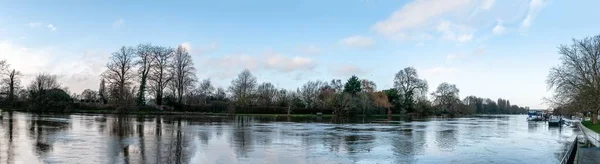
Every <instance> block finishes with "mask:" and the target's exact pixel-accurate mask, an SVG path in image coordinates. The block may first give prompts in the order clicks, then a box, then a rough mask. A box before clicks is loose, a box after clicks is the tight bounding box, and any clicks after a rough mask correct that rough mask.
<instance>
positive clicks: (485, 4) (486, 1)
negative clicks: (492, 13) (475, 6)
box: [481, 0, 495, 10]
mask: <svg viewBox="0 0 600 164" xmlns="http://www.w3.org/2000/svg"><path fill="white" fill-rule="evenodd" d="M494 1H495V0H482V1H481V9H483V10H489V9H490V8H492V6H493V5H494Z"/></svg>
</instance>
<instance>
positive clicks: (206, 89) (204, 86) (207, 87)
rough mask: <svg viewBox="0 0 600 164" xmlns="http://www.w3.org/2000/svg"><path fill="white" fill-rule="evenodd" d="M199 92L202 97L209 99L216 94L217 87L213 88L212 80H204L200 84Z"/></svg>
mask: <svg viewBox="0 0 600 164" xmlns="http://www.w3.org/2000/svg"><path fill="white" fill-rule="evenodd" d="M197 90H198V91H199V93H200V95H202V96H204V97H209V96H212V95H213V94H214V92H215V87H213V85H212V82H211V81H210V79H204V80H202V82H200V84H199V86H198V88H197Z"/></svg>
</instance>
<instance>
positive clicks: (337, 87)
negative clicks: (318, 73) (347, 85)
mask: <svg viewBox="0 0 600 164" xmlns="http://www.w3.org/2000/svg"><path fill="white" fill-rule="evenodd" d="M329 86H331V88H332V89H333V90H334V91H335V92H341V91H343V90H344V84H343V83H342V80H340V79H333V80H331V82H330V84H329Z"/></svg>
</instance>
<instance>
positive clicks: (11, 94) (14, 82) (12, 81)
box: [2, 69, 21, 102]
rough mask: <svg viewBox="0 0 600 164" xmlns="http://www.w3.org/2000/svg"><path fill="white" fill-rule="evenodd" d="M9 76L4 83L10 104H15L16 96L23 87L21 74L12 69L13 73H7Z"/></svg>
mask: <svg viewBox="0 0 600 164" xmlns="http://www.w3.org/2000/svg"><path fill="white" fill-rule="evenodd" d="M6 74H7V75H8V76H7V77H6V78H5V79H3V80H2V81H3V82H4V84H5V85H6V87H7V88H6V89H7V92H8V102H13V101H14V100H15V95H16V93H15V92H16V91H18V90H19V87H20V86H21V80H20V77H21V72H19V71H17V70H15V69H12V70H11V71H8V72H7V73H6Z"/></svg>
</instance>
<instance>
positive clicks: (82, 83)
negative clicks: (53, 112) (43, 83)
mask: <svg viewBox="0 0 600 164" xmlns="http://www.w3.org/2000/svg"><path fill="white" fill-rule="evenodd" d="M58 49H60V48H57V47H43V48H31V47H25V46H21V45H17V44H13V43H12V42H10V41H0V59H6V61H7V62H8V63H9V64H10V68H12V69H15V70H18V71H20V72H21V73H22V74H23V77H22V81H21V84H22V85H23V86H27V85H28V84H29V83H30V81H31V80H32V79H33V78H34V77H35V76H36V75H37V74H39V73H51V74H55V75H58V77H59V82H60V83H62V84H63V86H67V87H69V88H70V90H71V91H73V92H75V93H81V91H83V90H84V89H86V88H90V89H97V87H98V84H99V82H100V74H101V73H102V72H103V71H104V70H105V64H106V62H107V59H108V54H104V55H99V54H98V53H93V52H85V53H84V55H83V56H81V57H80V58H69V57H65V56H67V55H65V53H64V52H61V53H60V54H61V55H56V54H59V53H57V52H56V51H55V50H58ZM68 56H72V55H68ZM31 59H35V60H31Z"/></svg>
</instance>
